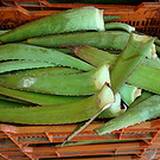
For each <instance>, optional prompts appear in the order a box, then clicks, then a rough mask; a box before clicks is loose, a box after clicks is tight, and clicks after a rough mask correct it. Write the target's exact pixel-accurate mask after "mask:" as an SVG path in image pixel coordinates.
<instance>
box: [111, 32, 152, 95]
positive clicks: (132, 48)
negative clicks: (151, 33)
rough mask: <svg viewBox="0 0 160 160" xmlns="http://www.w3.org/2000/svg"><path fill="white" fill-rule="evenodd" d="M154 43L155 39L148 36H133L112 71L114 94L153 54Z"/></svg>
mask: <svg viewBox="0 0 160 160" xmlns="http://www.w3.org/2000/svg"><path fill="white" fill-rule="evenodd" d="M153 42H154V39H153V38H151V37H148V36H140V35H136V34H132V35H131V37H130V39H129V42H128V45H127V46H126V48H125V49H124V50H123V51H122V53H121V54H120V56H119V57H118V59H117V61H116V63H115V64H114V65H113V67H112V70H111V84H112V88H113V91H114V93H116V92H118V91H119V90H120V88H121V87H122V85H123V84H124V83H125V82H126V81H127V79H128V77H129V76H131V75H132V73H133V72H134V70H135V69H136V68H138V67H139V65H140V64H141V63H142V62H143V60H144V59H145V57H146V55H148V53H149V52H151V47H152V44H153Z"/></svg>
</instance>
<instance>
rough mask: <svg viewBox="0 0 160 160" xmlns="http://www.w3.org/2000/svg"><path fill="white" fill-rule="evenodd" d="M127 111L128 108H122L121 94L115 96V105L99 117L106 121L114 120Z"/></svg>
mask: <svg viewBox="0 0 160 160" xmlns="http://www.w3.org/2000/svg"><path fill="white" fill-rule="evenodd" d="M126 110H127V107H126V106H122V104H121V96H120V94H119V93H117V94H116V95H115V101H114V103H113V104H112V105H111V106H110V107H109V108H106V109H105V110H104V111H103V112H102V113H101V114H100V115H99V116H98V118H100V119H104V118H113V117H117V116H119V115H120V114H122V113H123V112H125V111H126Z"/></svg>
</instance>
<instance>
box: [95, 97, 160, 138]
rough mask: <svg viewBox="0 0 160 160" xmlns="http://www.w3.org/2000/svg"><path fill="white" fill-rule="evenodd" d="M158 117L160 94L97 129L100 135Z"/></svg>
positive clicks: (159, 112)
mask: <svg viewBox="0 0 160 160" xmlns="http://www.w3.org/2000/svg"><path fill="white" fill-rule="evenodd" d="M158 117H160V96H159V95H153V96H151V97H149V98H148V99H146V100H144V101H142V102H141V103H138V104H137V105H136V106H134V107H130V108H129V109H128V110H127V111H126V112H125V113H123V114H121V115H120V116H118V117H116V118H114V119H112V120H110V121H109V122H107V123H106V124H105V125H104V126H102V127H100V128H98V129H96V132H97V133H98V135H104V134H106V133H111V132H112V131H115V130H119V129H121V128H126V127H128V126H131V125H134V124H137V123H141V122H144V121H146V120H150V119H154V118H158Z"/></svg>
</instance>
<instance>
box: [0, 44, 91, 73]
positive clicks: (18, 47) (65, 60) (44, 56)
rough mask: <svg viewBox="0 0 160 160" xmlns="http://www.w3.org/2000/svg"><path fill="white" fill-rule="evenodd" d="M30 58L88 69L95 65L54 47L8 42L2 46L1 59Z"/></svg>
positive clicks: (0, 48) (0, 49) (31, 59)
mask: <svg viewBox="0 0 160 160" xmlns="http://www.w3.org/2000/svg"><path fill="white" fill-rule="evenodd" d="M6 60H30V61H39V62H45V63H51V64H55V65H56V66H67V67H71V68H76V69H79V70H84V71H88V70H91V69H93V68H94V67H93V66H91V65H89V64H87V63H85V62H83V61H81V60H79V59H77V58H75V57H72V56H70V55H67V54H64V53H62V52H59V51H57V50H54V49H47V48H42V47H36V46H31V45H26V44H18V43H14V44H6V45H1V46H0V61H6Z"/></svg>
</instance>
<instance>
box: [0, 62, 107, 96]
mask: <svg viewBox="0 0 160 160" xmlns="http://www.w3.org/2000/svg"><path fill="white" fill-rule="evenodd" d="M105 83H110V79H109V69H108V67H107V66H105V65H103V66H101V67H99V68H98V69H96V70H93V71H89V72H85V73H75V74H68V75H64V74H62V75H54V76H53V75H51V74H48V75H47V74H44V75H42V74H39V73H38V74H33V75H28V74H26V73H25V72H24V74H23V72H21V73H20V74H18V73H16V74H7V75H5V74H4V75H0V85H1V86H4V87H8V88H12V89H20V90H25V91H31V92H37V93H45V94H55V95H70V96H80V95H92V94H94V93H95V92H97V91H98V90H100V89H101V88H102V86H103V85H104V84H105Z"/></svg>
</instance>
